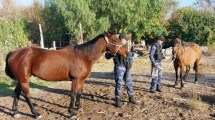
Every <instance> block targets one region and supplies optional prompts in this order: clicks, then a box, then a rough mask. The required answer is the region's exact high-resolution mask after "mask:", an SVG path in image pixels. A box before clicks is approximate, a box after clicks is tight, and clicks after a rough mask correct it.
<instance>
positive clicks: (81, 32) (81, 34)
mask: <svg viewBox="0 0 215 120" xmlns="http://www.w3.org/2000/svg"><path fill="white" fill-rule="evenodd" d="M79 28H80V36H81V44H83V42H84V40H83V31H82V24H81V23H79Z"/></svg>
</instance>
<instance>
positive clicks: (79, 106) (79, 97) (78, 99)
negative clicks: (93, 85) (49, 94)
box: [75, 88, 83, 111]
mask: <svg viewBox="0 0 215 120" xmlns="http://www.w3.org/2000/svg"><path fill="white" fill-rule="evenodd" d="M82 93H83V88H82V89H81V90H80V92H78V93H77V96H76V102H75V106H76V107H77V108H78V110H79V111H83V108H82V106H81V103H80V99H81V95H82Z"/></svg>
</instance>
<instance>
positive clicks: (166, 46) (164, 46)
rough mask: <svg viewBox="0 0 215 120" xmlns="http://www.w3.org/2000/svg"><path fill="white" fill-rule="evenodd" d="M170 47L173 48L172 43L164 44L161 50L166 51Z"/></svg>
mask: <svg viewBox="0 0 215 120" xmlns="http://www.w3.org/2000/svg"><path fill="white" fill-rule="evenodd" d="M172 46H173V43H167V44H164V45H163V46H162V49H167V48H169V47H172Z"/></svg>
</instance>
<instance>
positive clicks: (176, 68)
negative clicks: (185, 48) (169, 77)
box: [174, 64, 178, 87]
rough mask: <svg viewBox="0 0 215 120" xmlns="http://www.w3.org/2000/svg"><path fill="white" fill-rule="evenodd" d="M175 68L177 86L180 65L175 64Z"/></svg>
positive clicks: (176, 84) (176, 83)
mask: <svg viewBox="0 0 215 120" xmlns="http://www.w3.org/2000/svg"><path fill="white" fill-rule="evenodd" d="M174 68H175V78H176V79H175V87H177V86H178V65H176V64H174Z"/></svg>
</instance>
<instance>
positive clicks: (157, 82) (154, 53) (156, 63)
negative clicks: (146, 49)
mask: <svg viewBox="0 0 215 120" xmlns="http://www.w3.org/2000/svg"><path fill="white" fill-rule="evenodd" d="M164 40H165V38H164V37H163V36H158V37H157V38H156V42H155V43H154V44H153V45H152V47H151V50H150V56H149V57H150V60H151V77H152V81H151V87H150V92H151V93H155V92H156V91H158V92H161V88H160V86H161V79H162V66H161V60H162V59H164V56H163V53H162V49H166V48H169V47H171V46H172V45H171V44H166V45H162V44H163V42H164Z"/></svg>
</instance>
